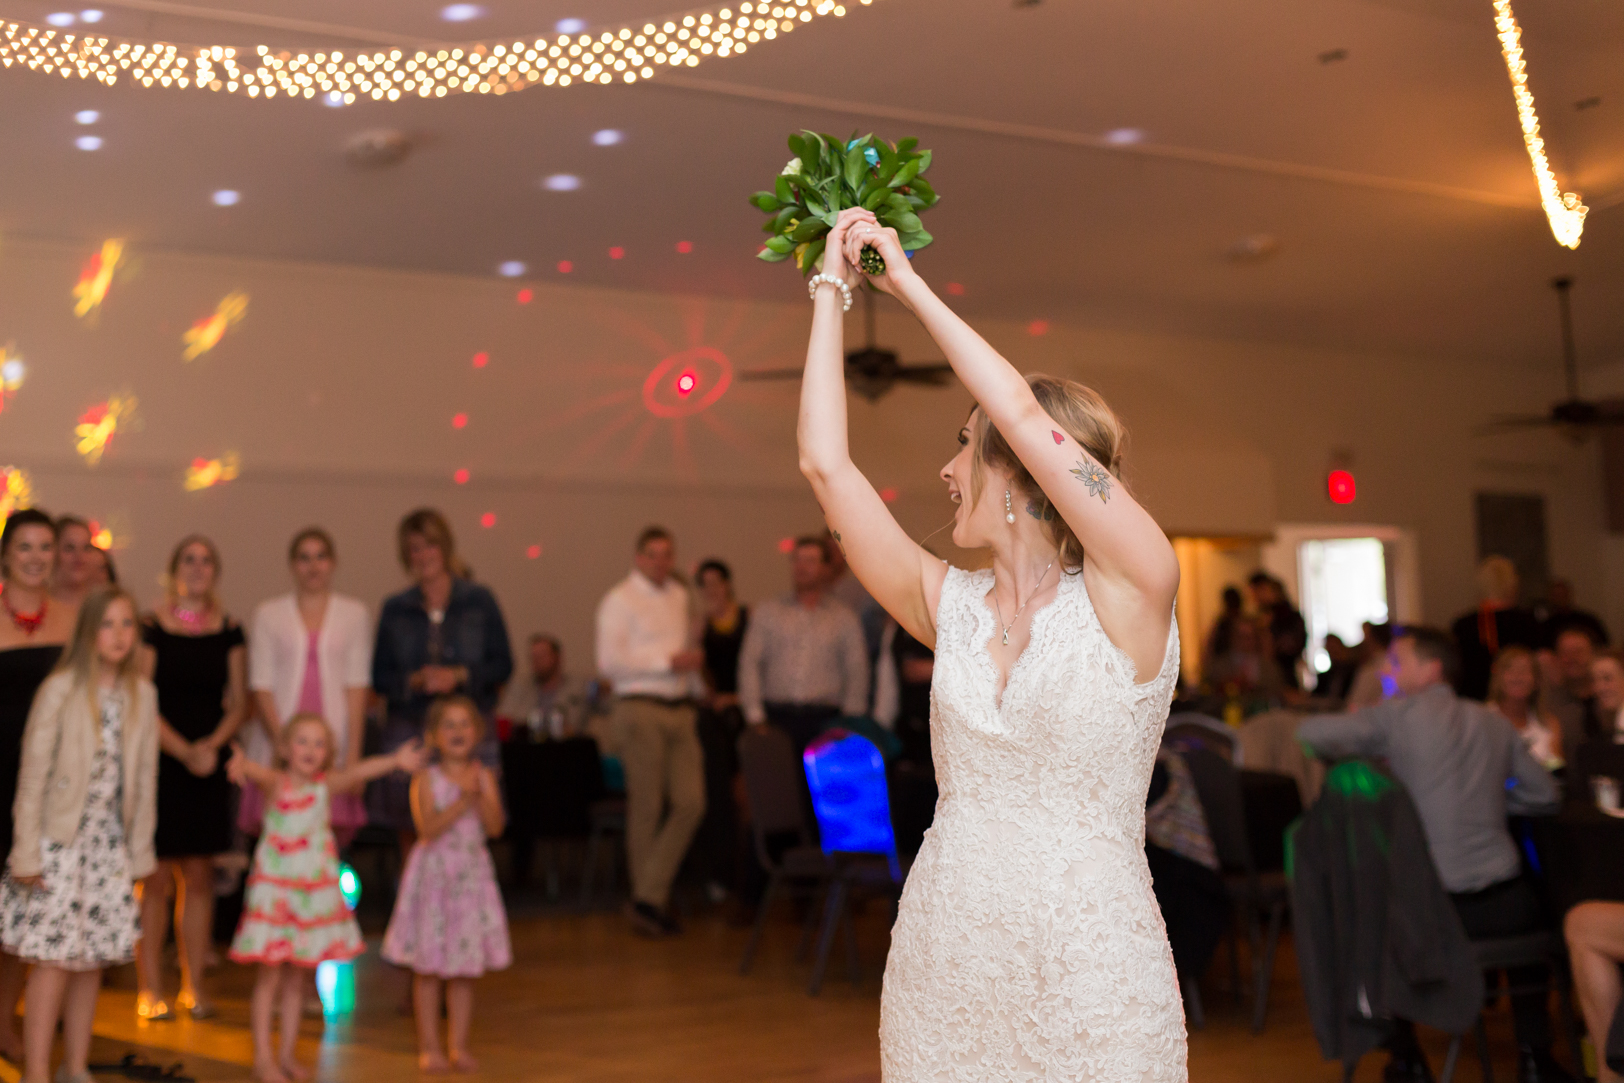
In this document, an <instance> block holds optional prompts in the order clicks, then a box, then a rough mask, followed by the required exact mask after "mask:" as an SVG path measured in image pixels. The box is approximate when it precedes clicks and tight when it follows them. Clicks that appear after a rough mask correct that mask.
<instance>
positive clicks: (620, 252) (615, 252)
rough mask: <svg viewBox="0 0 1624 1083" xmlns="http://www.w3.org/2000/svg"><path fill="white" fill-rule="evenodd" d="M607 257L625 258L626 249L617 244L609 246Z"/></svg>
mask: <svg viewBox="0 0 1624 1083" xmlns="http://www.w3.org/2000/svg"><path fill="white" fill-rule="evenodd" d="M609 258H610V259H625V258H626V250H625V249H624V248H622V247H620V246H619V245H618V244H617V245H615V246H614V247H613V248H611V249H610V250H609Z"/></svg>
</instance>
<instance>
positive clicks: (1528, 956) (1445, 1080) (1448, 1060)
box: [1348, 932, 1584, 1083]
mask: <svg viewBox="0 0 1624 1083" xmlns="http://www.w3.org/2000/svg"><path fill="white" fill-rule="evenodd" d="M1471 943H1472V952H1473V953H1474V954H1475V955H1476V956H1477V962H1478V965H1479V966H1480V967H1482V969H1484V970H1507V971H1509V969H1510V968H1512V967H1523V966H1532V965H1536V964H1541V963H1543V964H1546V965H1547V966H1548V967H1549V968H1550V969H1549V973H1550V979H1549V980H1547V981H1543V982H1540V983H1539V984H1538V985H1513V984H1512V983H1511V979H1510V976H1509V973H1508V975H1507V979H1506V988H1505V989H1499V988H1490V989H1489V990H1488V991H1487V999H1486V1001H1485V1003H1486V1004H1492V1003H1493V1002H1494V1001H1495V1000H1497V999H1498V998H1499V997H1500V996H1502V995H1504V996H1508V997H1509V996H1511V995H1512V994H1514V993H1524V992H1539V993H1547V992H1548V991H1549V989H1550V985H1551V982H1552V981H1554V982H1555V984H1556V991H1557V997H1558V999H1559V1001H1560V1003H1561V1005H1562V1030H1563V1035H1564V1037H1565V1038H1566V1039H1567V1043H1568V1052H1569V1055H1570V1056H1571V1057H1572V1058H1573V1063H1574V1064H1575V1065H1576V1066H1577V1065H1583V1064H1584V1054H1583V1052H1582V1051H1581V1049H1580V1047H1579V1030H1578V1027H1577V1026H1576V1025H1575V1022H1574V1015H1573V1000H1572V995H1571V985H1572V983H1571V982H1570V981H1569V979H1568V962H1567V953H1566V951H1565V950H1564V948H1563V945H1562V938H1561V937H1560V936H1559V935H1557V934H1556V933H1552V932H1537V933H1526V934H1524V935H1522V936H1506V937H1496V938H1494V939H1491V940H1473V941H1472V942H1471ZM1472 1033H1473V1035H1474V1036H1475V1037H1476V1039H1477V1060H1478V1064H1479V1065H1480V1066H1481V1068H1482V1073H1483V1083H1494V1065H1493V1063H1492V1060H1491V1058H1490V1056H1489V1034H1488V1030H1487V1028H1486V1027H1485V1026H1484V1024H1483V1013H1482V1012H1481V1011H1479V1012H1478V1013H1477V1021H1476V1022H1475V1023H1474V1024H1473V1025H1472ZM1464 1037H1465V1036H1464V1035H1461V1034H1456V1035H1455V1036H1453V1037H1452V1038H1451V1039H1450V1041H1449V1051H1448V1052H1447V1053H1446V1054H1445V1055H1444V1070H1443V1074H1441V1075H1440V1076H1439V1077H1438V1083H1451V1081H1452V1080H1453V1079H1454V1077H1455V1067H1456V1065H1457V1064H1459V1062H1460V1048H1461V1043H1462V1040H1463V1038H1464ZM1348 1078H1351V1076H1349V1077H1348Z"/></svg>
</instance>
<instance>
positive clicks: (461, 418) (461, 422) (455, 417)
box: [451, 414, 468, 429]
mask: <svg viewBox="0 0 1624 1083" xmlns="http://www.w3.org/2000/svg"><path fill="white" fill-rule="evenodd" d="M451 427H452V428H453V429H466V428H467V427H468V415H467V414H452V415H451Z"/></svg>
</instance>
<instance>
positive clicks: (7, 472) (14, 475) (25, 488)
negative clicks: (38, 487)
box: [0, 466, 34, 519]
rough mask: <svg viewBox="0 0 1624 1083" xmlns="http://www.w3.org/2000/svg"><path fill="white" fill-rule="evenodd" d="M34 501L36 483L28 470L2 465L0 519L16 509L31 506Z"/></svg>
mask: <svg viewBox="0 0 1624 1083" xmlns="http://www.w3.org/2000/svg"><path fill="white" fill-rule="evenodd" d="M33 503H34V485H33V483H32V482H31V481H29V479H28V471H26V470H23V469H21V468H19V467H15V466H0V519H4V518H5V517H6V516H8V515H10V514H11V513H12V512H14V511H21V510H22V509H23V508H27V507H31V506H32V505H33Z"/></svg>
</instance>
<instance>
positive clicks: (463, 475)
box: [451, 470, 468, 485]
mask: <svg viewBox="0 0 1624 1083" xmlns="http://www.w3.org/2000/svg"><path fill="white" fill-rule="evenodd" d="M451 480H452V481H454V482H456V483H457V484H458V485H467V484H468V471H467V470H458V471H457V472H455V473H454V474H452V475H451Z"/></svg>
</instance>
